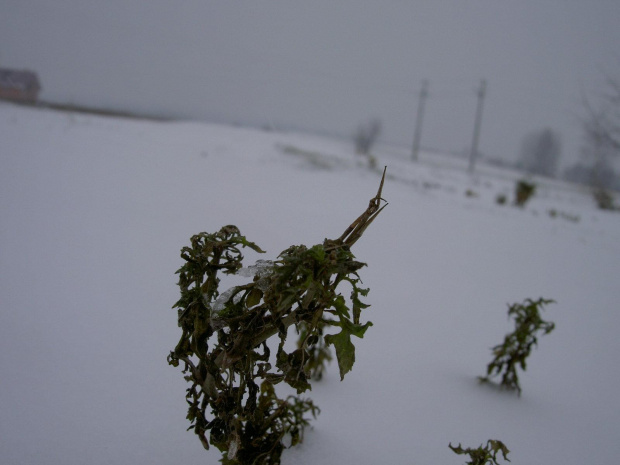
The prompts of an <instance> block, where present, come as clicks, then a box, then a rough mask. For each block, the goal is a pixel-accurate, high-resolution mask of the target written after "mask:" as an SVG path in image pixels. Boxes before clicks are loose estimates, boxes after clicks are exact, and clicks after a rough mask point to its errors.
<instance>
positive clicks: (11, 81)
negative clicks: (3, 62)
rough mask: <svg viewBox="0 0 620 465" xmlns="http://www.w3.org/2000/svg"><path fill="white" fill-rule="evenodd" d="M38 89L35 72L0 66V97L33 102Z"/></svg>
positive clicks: (39, 86) (39, 88) (36, 96)
mask: <svg viewBox="0 0 620 465" xmlns="http://www.w3.org/2000/svg"><path fill="white" fill-rule="evenodd" d="M40 90H41V85H40V84H39V78H38V76H37V74H36V73H34V72H32V71H26V70H24V71H18V70H13V69H6V68H0V99H4V100H13V101H17V102H24V103H35V102H36V101H37V98H38V96H39V91H40Z"/></svg>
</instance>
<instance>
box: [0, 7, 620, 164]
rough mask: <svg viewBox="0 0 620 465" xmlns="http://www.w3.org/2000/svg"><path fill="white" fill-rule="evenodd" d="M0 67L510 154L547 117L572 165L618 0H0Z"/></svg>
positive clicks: (84, 88) (231, 114)
mask: <svg viewBox="0 0 620 465" xmlns="http://www.w3.org/2000/svg"><path fill="white" fill-rule="evenodd" d="M0 7H1V10H0V11H2V15H0V66H6V67H15V68H30V69H33V70H36V71H37V72H38V73H39V76H40V78H41V81H42V85H43V92H42V95H41V97H42V98H43V99H46V100H50V101H57V102H72V103H77V104H83V105H97V106H104V107H107V108H113V109H120V110H129V111H137V112H147V113H155V114H162V115H167V116H177V117H189V118H197V119H208V120H215V121H223V122H240V123H250V124H256V125H260V126H264V125H269V124H272V125H274V126H275V127H282V128H288V127H296V128H301V129H307V130H311V131H322V132H328V133H335V134H341V135H348V134H351V133H352V132H353V131H354V129H355V128H356V126H357V125H358V124H359V123H360V122H364V121H366V120H368V119H369V118H371V117H374V116H376V117H379V118H381V119H382V121H383V125H384V139H385V140H387V141H389V142H394V143H396V144H401V145H410V144H411V141H412V138H413V126H414V124H415V114H416V105H417V96H418V92H419V88H420V85H421V82H422V80H423V79H428V80H429V85H430V87H429V92H430V93H429V98H428V100H427V102H426V115H425V121H424V131H423V134H422V146H423V147H431V148H436V149H441V150H457V151H459V150H464V149H467V148H468V147H469V145H470V143H471V134H472V130H473V120H474V112H475V105H476V96H475V90H476V89H477V87H478V85H479V82H480V79H481V78H485V79H486V80H487V83H488V87H487V98H486V99H485V109H484V116H483V123H482V135H481V139H480V149H481V151H483V152H485V153H488V154H490V155H495V156H500V157H503V158H512V159H514V158H515V157H516V156H517V154H518V151H519V145H520V143H521V139H522V138H523V136H524V135H525V134H526V133H527V132H528V131H531V130H535V129H540V128H542V127H545V126H549V127H551V128H553V129H556V130H557V131H559V132H560V133H561V135H562V139H563V142H564V162H565V164H566V163H572V162H574V161H575V160H577V157H578V155H579V147H580V141H581V132H580V126H579V117H580V116H581V115H582V114H583V110H582V106H581V96H582V91H585V92H586V93H588V94H589V95H592V96H593V95H595V94H596V93H597V92H599V91H600V86H601V83H602V82H603V80H604V73H609V74H612V75H613V74H614V73H615V75H620V53H619V50H618V44H620V27H619V26H620V2H618V1H617V0H606V1H604V0H593V1H589V2H585V1H579V2H578V1H559V0H558V1H547V0H538V1H531V0H519V1H497V0H468V1H464V0H449V1H439V0H435V1H416V2H414V1H404V0H403V1H396V0H393V1H389V0H382V1H373V0H313V1H307V0H305V1H298V0H286V1H284V0H282V1H280V0H273V1H260V0H253V1H249V0H246V1H243V0H236V1H205V0H200V1H198V0H187V1H176V2H173V1H170V0H151V1H149V2H143V1H138V0H125V1H121V0H107V1H105V2H100V1H93V0H54V1H49V0H0Z"/></svg>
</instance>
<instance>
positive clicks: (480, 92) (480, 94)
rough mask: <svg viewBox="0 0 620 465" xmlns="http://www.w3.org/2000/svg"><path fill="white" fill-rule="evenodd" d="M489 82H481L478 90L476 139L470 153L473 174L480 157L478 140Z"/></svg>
mask: <svg viewBox="0 0 620 465" xmlns="http://www.w3.org/2000/svg"><path fill="white" fill-rule="evenodd" d="M486 87H487V81H486V80H484V79H482V80H481V81H480V89H479V90H478V106H477V108H476V121H475V123H474V138H473V140H472V142H471V152H470V153H469V172H470V173H473V171H474V165H475V164H476V156H477V155H478V139H479V138H480V123H481V122H482V103H483V101H484V94H485V92H486Z"/></svg>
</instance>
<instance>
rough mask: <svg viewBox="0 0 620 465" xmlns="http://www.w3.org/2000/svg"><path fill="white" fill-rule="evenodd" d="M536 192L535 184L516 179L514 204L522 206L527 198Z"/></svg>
mask: <svg viewBox="0 0 620 465" xmlns="http://www.w3.org/2000/svg"><path fill="white" fill-rule="evenodd" d="M535 192H536V184H534V183H533V182H528V181H525V180H520V181H517V184H516V186H515V205H516V206H517V207H524V206H525V204H526V203H527V201H528V200H530V198H531V197H532V196H533V195H534V193H535Z"/></svg>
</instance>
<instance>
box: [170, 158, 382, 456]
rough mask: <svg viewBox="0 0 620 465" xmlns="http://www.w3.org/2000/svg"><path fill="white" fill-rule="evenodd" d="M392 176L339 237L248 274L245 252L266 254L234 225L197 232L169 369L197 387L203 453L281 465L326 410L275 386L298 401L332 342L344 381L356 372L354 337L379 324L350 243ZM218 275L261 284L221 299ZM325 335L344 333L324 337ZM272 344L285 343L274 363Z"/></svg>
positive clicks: (194, 424) (194, 411)
mask: <svg viewBox="0 0 620 465" xmlns="http://www.w3.org/2000/svg"><path fill="white" fill-rule="evenodd" d="M384 179H385V170H384V172H383V179H382V181H381V185H380V187H379V191H378V193H377V195H376V196H375V197H373V198H372V199H371V201H370V204H369V206H368V208H367V209H366V211H365V212H364V213H363V214H362V215H361V216H360V217H359V218H358V219H357V220H356V221H354V222H353V224H351V226H350V227H349V228H347V229H346V230H345V232H344V233H343V234H342V235H341V236H340V237H339V238H338V239H335V240H330V239H326V240H325V241H324V242H323V243H322V244H318V245H315V246H313V247H310V248H308V247H306V246H304V245H299V246H291V247H289V248H288V249H286V250H285V251H283V252H282V253H281V254H280V255H279V257H278V260H276V261H274V262H267V261H259V262H257V264H256V265H254V266H251V267H248V268H243V266H242V261H243V255H242V254H241V249H242V248H244V247H248V248H250V249H253V250H255V251H257V252H261V253H262V252H263V251H262V250H261V249H260V248H259V247H258V246H257V245H256V244H254V243H253V242H250V241H248V240H247V239H246V238H245V237H244V236H242V235H241V233H240V232H239V229H237V227H235V226H225V227H223V228H222V229H221V230H220V231H219V232H217V233H214V234H209V233H201V234H198V235H195V236H193V237H192V238H191V246H189V247H183V249H182V250H181V257H182V258H183V259H184V260H185V264H184V265H183V266H182V267H181V268H180V269H179V270H178V272H177V273H178V274H179V287H180V290H181V298H180V300H179V301H178V302H177V303H176V304H175V305H174V307H176V308H178V309H179V310H178V323H179V326H180V327H181V329H182V331H183V333H182V335H181V339H180V340H179V342H178V344H177V346H176V347H175V348H174V350H173V351H171V352H170V355H169V356H168V363H169V364H171V365H173V366H175V367H176V366H179V365H180V364H181V365H182V366H183V373H185V379H186V380H187V381H188V382H189V383H190V385H191V386H190V387H189V388H188V389H187V393H186V396H185V397H186V400H187V403H188V404H189V409H188V413H187V419H188V420H189V421H190V423H191V425H190V427H189V429H193V430H194V432H195V433H196V434H197V435H198V437H199V438H200V440H201V442H202V444H203V446H204V447H205V448H207V449H208V448H209V446H210V444H213V445H215V447H217V448H218V449H219V450H220V451H221V452H222V453H223V456H222V460H221V462H222V463H224V464H228V465H233V464H238V465H245V464H279V463H280V456H281V454H282V451H283V449H284V448H285V447H287V445H290V446H293V445H296V444H298V443H299V442H301V441H302V439H303V431H304V428H305V427H306V426H308V424H309V420H308V418H307V415H308V414H310V415H312V416H313V417H316V415H317V414H318V413H319V409H318V407H317V406H315V405H314V404H313V403H312V401H311V400H306V399H301V398H298V397H296V396H289V397H287V398H286V399H281V398H279V397H278V396H277V394H276V392H275V387H274V386H275V385H276V384H278V383H281V382H284V383H286V384H288V385H289V386H291V387H292V388H294V389H295V390H296V391H297V394H301V393H303V392H305V391H306V390H308V389H310V387H311V386H310V383H309V378H310V375H311V374H312V371H313V370H314V372H315V374H317V375H318V376H320V374H321V373H322V369H318V368H317V367H318V365H320V364H321V363H322V360H324V359H325V358H326V356H325V352H324V351H325V350H326V348H325V345H333V346H334V348H335V352H336V358H337V359H338V367H339V369H340V377H341V379H343V378H344V376H345V374H346V373H347V372H349V371H350V370H351V368H352V367H353V363H354V361H355V347H354V345H353V342H352V341H351V339H352V336H355V337H359V338H361V337H363V336H364V333H365V332H366V330H367V329H368V327H369V326H371V323H370V322H367V323H365V324H362V323H361V322H360V316H361V312H362V310H363V309H364V308H366V307H368V305H366V304H364V303H363V302H362V301H361V300H360V299H361V297H363V296H366V295H367V293H368V289H364V288H361V287H360V278H359V276H358V270H360V269H361V268H362V267H364V266H365V264H364V263H361V262H358V261H356V260H355V257H354V256H353V253H352V252H351V246H353V244H355V242H356V241H357V240H358V239H359V238H360V237H361V236H362V234H363V233H364V231H365V229H366V228H367V227H368V225H370V223H372V221H373V220H374V219H375V218H376V217H377V215H378V214H379V213H380V212H381V210H382V209H383V208H384V207H385V205H383V206H381V201H382V200H383V199H382V198H381V191H382V187H383V182H384ZM219 272H223V273H225V274H240V275H242V276H253V281H252V282H250V283H248V284H245V285H241V286H235V287H233V288H231V289H229V290H227V291H226V292H224V293H221V294H220V292H219V289H218V285H219V282H220V280H219V278H218V273H219ZM341 284H347V285H348V288H349V289H350V290H351V294H350V299H348V300H347V299H345V298H344V297H343V295H342V294H341V293H340V291H339V286H340V285H341ZM289 327H294V328H295V329H297V331H298V332H299V333H300V334H301V341H300V342H299V344H298V346H297V348H296V349H295V350H292V351H291V352H287V350H286V349H285V341H286V337H287V333H288V328H289ZM327 328H333V329H335V330H336V331H338V330H339V331H338V332H336V333H335V334H327V335H325V336H323V331H324V330H325V329H327ZM271 338H273V339H275V340H276V341H277V342H278V344H277V352H276V354H275V357H271V349H270V346H269V344H268V343H267V342H268V340H270V339H271ZM313 354H314V355H313ZM313 356H314V358H313ZM321 357H323V359H322V358H321ZM274 365H275V366H274ZM317 370H318V371H317ZM207 435H209V439H207ZM285 444H286V445H285Z"/></svg>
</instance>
